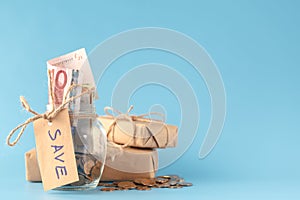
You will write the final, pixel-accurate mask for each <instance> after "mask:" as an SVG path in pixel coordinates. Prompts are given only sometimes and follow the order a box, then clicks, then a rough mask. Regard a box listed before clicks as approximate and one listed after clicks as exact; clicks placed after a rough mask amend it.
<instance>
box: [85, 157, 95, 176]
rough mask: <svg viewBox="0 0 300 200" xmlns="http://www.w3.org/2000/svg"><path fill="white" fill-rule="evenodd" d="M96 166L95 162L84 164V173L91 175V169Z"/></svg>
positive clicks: (90, 161) (89, 161)
mask: <svg viewBox="0 0 300 200" xmlns="http://www.w3.org/2000/svg"><path fill="white" fill-rule="evenodd" d="M94 165H95V162H94V161H93V160H88V161H87V162H86V163H84V165H83V170H84V173H86V174H90V173H91V169H92V168H93V167H94Z"/></svg>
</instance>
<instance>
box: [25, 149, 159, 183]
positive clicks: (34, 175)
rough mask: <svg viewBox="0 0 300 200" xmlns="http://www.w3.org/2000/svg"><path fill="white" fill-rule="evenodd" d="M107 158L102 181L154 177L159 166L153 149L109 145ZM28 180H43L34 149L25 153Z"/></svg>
mask: <svg viewBox="0 0 300 200" xmlns="http://www.w3.org/2000/svg"><path fill="white" fill-rule="evenodd" d="M107 151H108V152H107V159H106V164H105V167H104V171H103V173H102V177H101V181H117V180H133V179H135V178H154V177H155V172H156V171H157V168H158V154H157V151H156V150H152V149H136V148H129V147H127V148H121V147H119V146H117V145H116V147H113V146H112V145H108V148H107ZM25 163H26V180H27V181H41V180H42V179H41V176H40V171H39V167H38V163H37V158H36V151H35V149H32V150H30V151H28V152H26V154H25Z"/></svg>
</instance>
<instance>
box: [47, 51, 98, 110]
mask: <svg viewBox="0 0 300 200" xmlns="http://www.w3.org/2000/svg"><path fill="white" fill-rule="evenodd" d="M47 68H48V70H50V71H51V74H52V79H53V80H52V83H53V88H51V89H52V91H53V92H54V95H55V102H54V103H55V106H56V107H57V106H59V105H60V104H61V102H62V96H63V95H64V94H65V93H66V91H67V90H68V88H69V87H70V85H71V84H87V85H89V86H91V87H95V81H94V77H93V74H92V70H91V67H90V65H89V62H88V59H87V55H86V51H85V49H84V48H82V49H79V50H77V51H74V52H71V53H68V54H66V55H63V56H59V57H57V58H53V59H51V60H49V61H48V62H47ZM48 80H49V81H50V78H49V79H48ZM49 83H50V82H49ZM49 87H50V85H49ZM80 92H81V88H75V89H74V90H73V91H71V93H70V97H72V96H76V95H77V94H79V93H80ZM96 96H97V95H96ZM51 101H52V98H51V96H50V93H49V104H51V103H52V102H51ZM88 103H89V104H91V103H92V102H91V98H89V97H87V96H84V97H82V98H78V99H76V100H74V102H71V103H70V104H69V110H71V111H79V109H80V104H88Z"/></svg>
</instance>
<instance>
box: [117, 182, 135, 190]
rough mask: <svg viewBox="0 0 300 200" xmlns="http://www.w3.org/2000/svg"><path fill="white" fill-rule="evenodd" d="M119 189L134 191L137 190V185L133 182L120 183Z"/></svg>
mask: <svg viewBox="0 0 300 200" xmlns="http://www.w3.org/2000/svg"><path fill="white" fill-rule="evenodd" d="M118 187H119V188H123V189H134V188H136V185H135V184H134V183H133V182H131V181H123V182H120V183H118Z"/></svg>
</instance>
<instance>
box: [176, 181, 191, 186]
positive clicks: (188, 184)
mask: <svg viewBox="0 0 300 200" xmlns="http://www.w3.org/2000/svg"><path fill="white" fill-rule="evenodd" d="M178 185H180V186H183V187H190V186H192V185H193V184H192V183H188V182H180V183H178Z"/></svg>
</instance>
